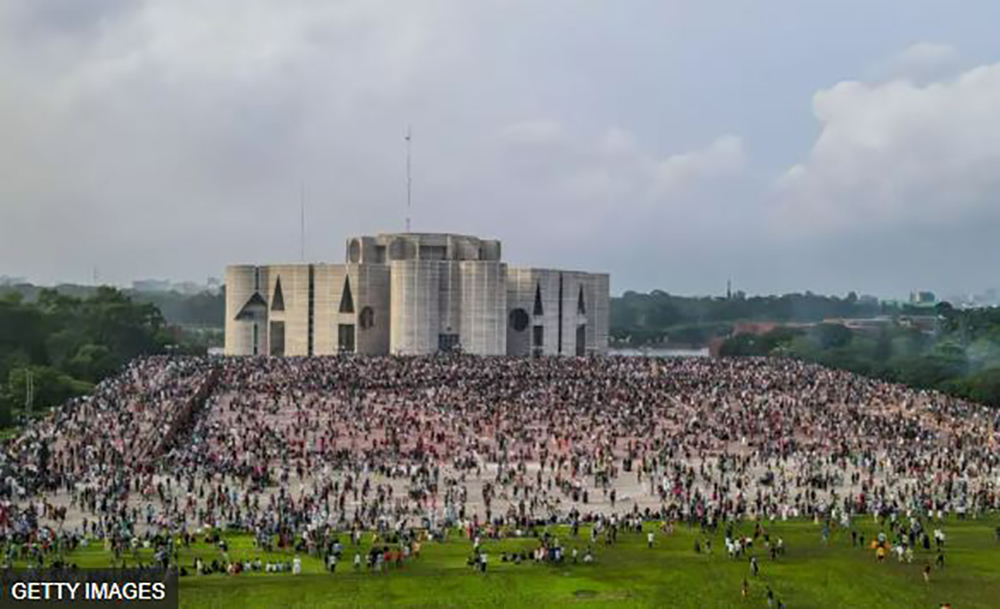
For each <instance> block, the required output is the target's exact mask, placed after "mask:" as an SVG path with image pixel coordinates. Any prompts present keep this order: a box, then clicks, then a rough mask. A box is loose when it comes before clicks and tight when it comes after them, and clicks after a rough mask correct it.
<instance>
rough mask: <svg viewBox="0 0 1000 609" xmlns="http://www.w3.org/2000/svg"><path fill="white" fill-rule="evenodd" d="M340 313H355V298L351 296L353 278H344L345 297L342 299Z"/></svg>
mask: <svg viewBox="0 0 1000 609" xmlns="http://www.w3.org/2000/svg"><path fill="white" fill-rule="evenodd" d="M340 312H341V313H353V312H354V297H353V296H351V278H350V277H345V278H344V295H343V296H341V297H340Z"/></svg>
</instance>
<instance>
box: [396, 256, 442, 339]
mask: <svg viewBox="0 0 1000 609" xmlns="http://www.w3.org/2000/svg"><path fill="white" fill-rule="evenodd" d="M440 267H441V263H439V262H426V261H421V260H398V261H393V262H391V263H390V264H389V268H390V274H391V275H390V276H391V282H390V285H391V288H390V300H391V305H390V308H391V314H390V325H389V352H390V353H392V354H394V355H424V354H428V353H436V352H437V347H438V335H439V334H440V328H441V325H440V324H441V313H440V305H441V295H440V285H441V276H440V270H441V268H440Z"/></svg>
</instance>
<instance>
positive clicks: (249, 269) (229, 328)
mask: <svg viewBox="0 0 1000 609" xmlns="http://www.w3.org/2000/svg"><path fill="white" fill-rule="evenodd" d="M257 273H258V271H257V267H255V266H248V265H239V266H230V267H227V268H226V346H225V351H226V355H253V353H254V342H253V326H254V324H255V323H256V324H257V329H258V340H257V349H258V352H259V353H264V352H265V350H264V347H265V345H266V343H265V339H266V329H265V326H266V321H267V320H266V317H265V318H263V319H258V320H244V321H240V320H237V319H236V316H237V315H239V313H240V311H241V310H242V309H243V307H244V305H246V303H247V302H249V300H250V298H251V296H253V294H254V293H255V292H256V290H255V287H256V280H257ZM261 281H263V279H261Z"/></svg>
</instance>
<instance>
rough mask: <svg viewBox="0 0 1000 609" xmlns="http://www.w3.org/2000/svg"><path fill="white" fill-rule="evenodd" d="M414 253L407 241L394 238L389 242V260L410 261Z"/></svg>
mask: <svg viewBox="0 0 1000 609" xmlns="http://www.w3.org/2000/svg"><path fill="white" fill-rule="evenodd" d="M414 254H415V252H414V251H413V246H412V245H411V244H410V242H409V241H407V240H406V239H404V238H402V237H396V238H395V239H393V240H392V241H390V242H389V260H412V259H413V258H414V257H415V256H414Z"/></svg>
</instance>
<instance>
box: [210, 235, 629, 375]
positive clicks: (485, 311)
mask: <svg viewBox="0 0 1000 609" xmlns="http://www.w3.org/2000/svg"><path fill="white" fill-rule="evenodd" d="M345 245H346V248H345V257H346V259H347V261H348V262H347V263H346V264H315V265H309V264H286V265H272V266H266V267H254V266H245V265H244V266H230V267H228V268H227V269H226V337H225V345H226V346H225V352H226V353H227V354H229V355H253V354H255V353H256V354H259V355H267V354H270V353H272V352H273V353H276V354H277V353H282V352H283V354H284V355H289V356H293V355H332V354H337V353H339V352H340V351H341V349H340V346H341V344H342V342H343V341H342V338H343V337H341V336H340V333H341V328H344V329H345V332H353V335H354V349H353V351H354V352H357V353H361V354H369V355H380V354H386V353H392V354H403V355H423V354H432V353H437V352H438V350H439V347H440V345H441V344H442V335H444V337H446V339H447V340H451V341H453V342H456V343H457V344H458V345H460V346H461V347H462V349H463V350H464V351H465V352H467V353H475V354H480V355H501V354H508V355H515V356H527V355H559V354H562V355H568V356H573V355H578V354H581V353H583V354H592V353H606V352H607V349H608V322H609V320H608V316H609V300H610V295H609V278H608V275H606V274H594V273H582V272H575V271H559V270H553V269H535V268H518V267H509V268H508V267H507V265H506V264H504V263H503V262H501V261H500V257H501V256H500V254H501V244H500V242H499V241H495V240H483V239H478V238H476V237H471V236H467V235H451V234H432V233H390V234H380V235H378V236H376V237H370V236H365V237H352V238H350V239H348V240H347V242H346V244H345ZM279 281H280V282H281V291H282V299H283V301H284V307H283V310H275V309H274V307H273V305H274V303H275V292H276V289H277V285H278V282H279ZM348 282H349V283H350V288H351V297H352V301H353V302H352V304H353V307H352V310H350V311H341V302H342V300H343V297H344V291H345V286H346V285H347V283H348ZM581 290H582V292H583V295H584V308H585V311H584V312H581V311H579V299H580V293H581ZM536 292H539V293H540V296H541V309H542V311H541V312H540V313H539V314H536V311H535V295H536ZM255 294H258V296H256V297H255V296H254V295H255ZM248 302H250V303H255V304H254V306H252V307H250V308H247V303H248ZM264 302H266V305H262V303H264ZM310 303H311V306H310ZM248 311H249V313H248ZM241 312H243V314H242V315H241ZM238 316H239V317H240V319H237V317H238ZM515 319H518V320H519V321H520V322H521V323H520V324H515V323H514V320H515ZM363 320H364V323H363ZM271 322H275V323H278V324H283V327H284V349H283V350H282V349H280V348H279V347H280V343H279V341H280V336H279V335H275V336H271V335H270V334H271V332H270V330H271V327H272V326H271V325H270V323H271ZM518 325H523V327H521V328H520V329H519V328H518ZM255 327H256V334H255V333H254V328H255ZM581 327H582V328H584V331H583V332H582V333H581V334H578V332H579V329H580V328H581ZM274 328H275V329H279V327H278V326H274ZM535 328H538V329H539V331H540V332H541V338H542V343H541V345H540V346H538V347H537V348H536V347H535V346H534V345H533V343H534V337H535V335H536V330H535ZM254 336H256V343H255V342H254ZM310 336H311V337H312V340H311V341H310ZM345 336H346V334H345ZM578 337H581V338H582V339H583V340H582V342H581V344H580V345H578V344H577V343H578Z"/></svg>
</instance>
